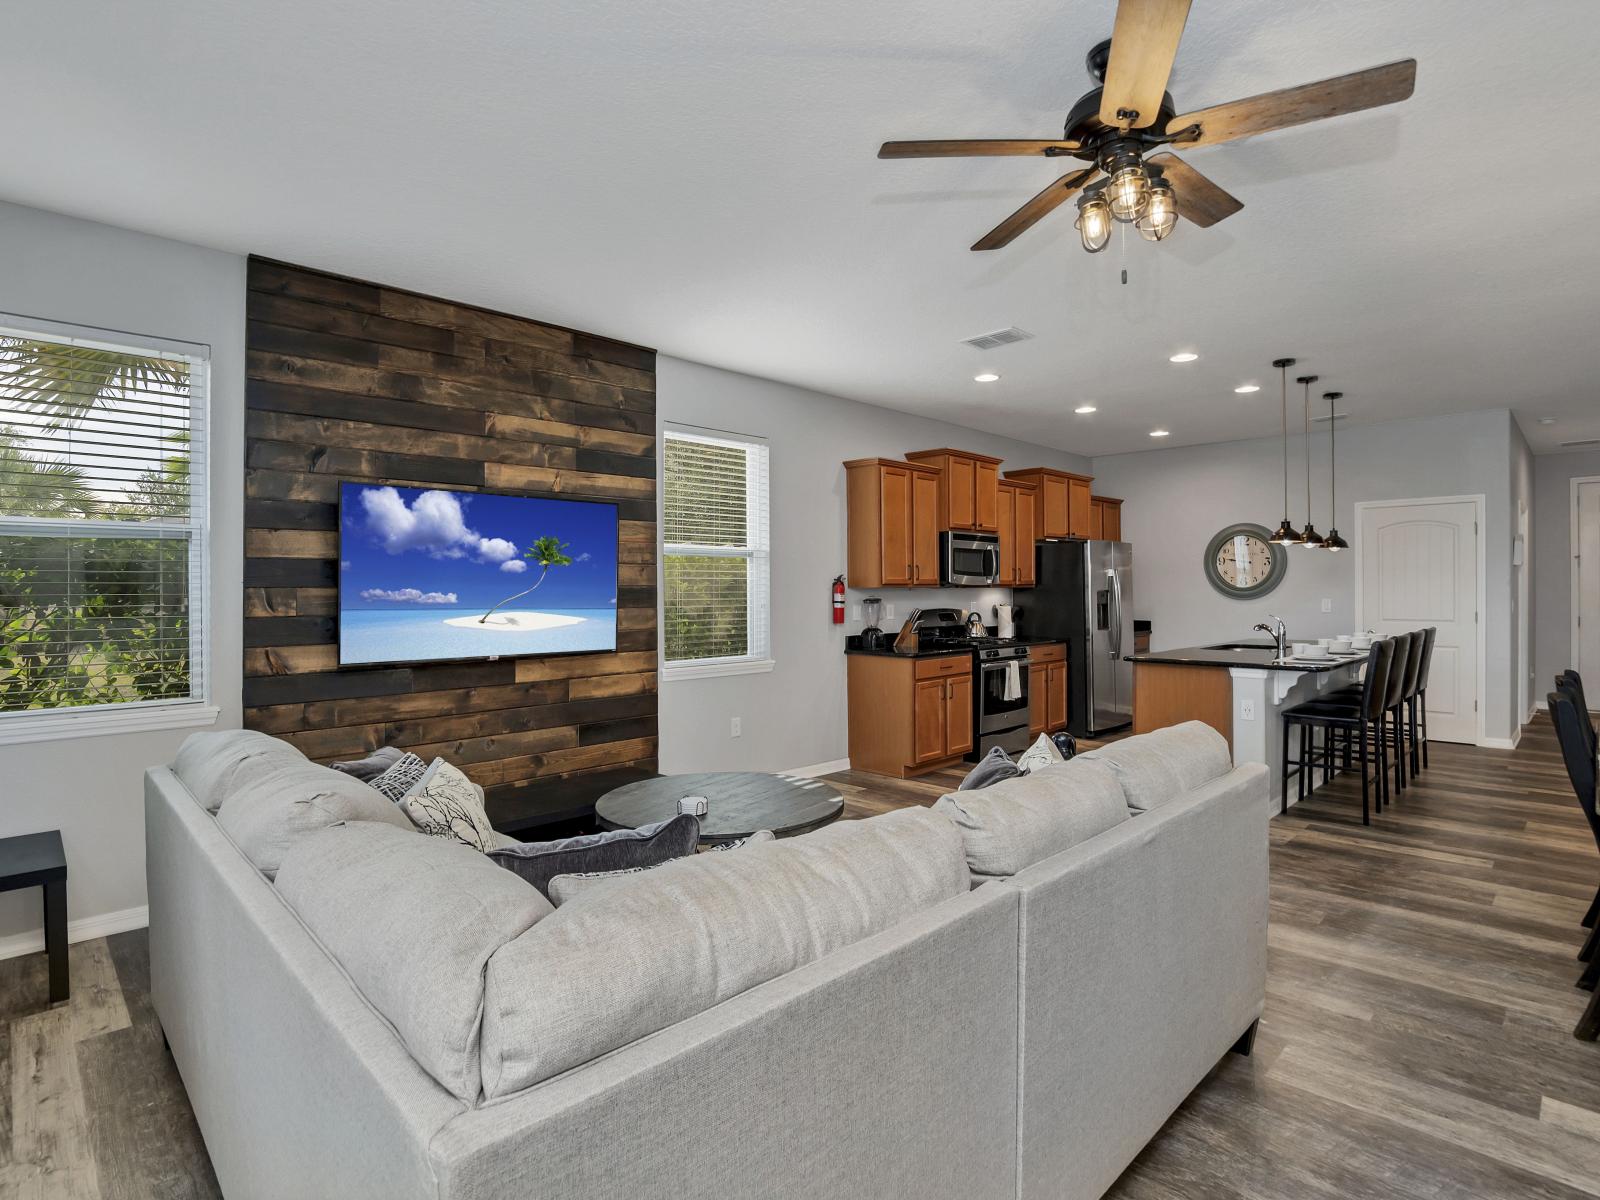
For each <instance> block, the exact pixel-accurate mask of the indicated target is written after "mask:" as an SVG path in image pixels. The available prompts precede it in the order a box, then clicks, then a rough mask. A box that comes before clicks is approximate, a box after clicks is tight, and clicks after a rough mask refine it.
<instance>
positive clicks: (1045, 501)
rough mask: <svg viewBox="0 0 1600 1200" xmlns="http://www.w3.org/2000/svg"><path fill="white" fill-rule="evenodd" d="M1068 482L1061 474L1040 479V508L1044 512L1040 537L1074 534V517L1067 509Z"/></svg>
mask: <svg viewBox="0 0 1600 1200" xmlns="http://www.w3.org/2000/svg"><path fill="white" fill-rule="evenodd" d="M1067 482H1068V481H1067V480H1065V479H1063V478H1062V477H1061V476H1059V475H1046V476H1044V477H1043V478H1041V479H1040V480H1039V497H1040V500H1039V504H1038V508H1039V511H1040V513H1041V514H1042V518H1041V520H1040V522H1039V524H1040V529H1039V531H1038V536H1039V537H1042V538H1064V537H1071V536H1072V518H1071V516H1070V514H1069V513H1068V511H1067Z"/></svg>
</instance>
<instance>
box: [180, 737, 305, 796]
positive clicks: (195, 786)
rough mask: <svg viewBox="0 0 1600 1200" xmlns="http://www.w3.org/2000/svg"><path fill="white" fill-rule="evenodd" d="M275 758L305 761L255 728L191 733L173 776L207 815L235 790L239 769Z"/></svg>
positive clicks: (287, 745) (293, 751) (181, 751)
mask: <svg viewBox="0 0 1600 1200" xmlns="http://www.w3.org/2000/svg"><path fill="white" fill-rule="evenodd" d="M263 757H266V758H274V759H277V760H278V761H280V762H302V763H303V762H305V761H306V756H305V755H304V754H301V753H300V751H299V750H298V749H297V748H296V747H294V746H291V745H290V744H289V743H288V742H284V741H280V740H279V739H277V738H275V737H271V736H270V735H268V734H265V733H257V732H256V731H255V730H254V729H224V730H218V731H216V732H214V733H212V732H208V733H191V734H190V735H189V736H188V737H186V738H184V740H183V745H181V746H179V747H178V757H177V758H176V759H174V760H173V763H172V773H173V774H174V775H176V776H177V777H178V778H179V779H181V780H183V784H184V786H185V787H187V788H188V789H189V791H190V792H191V793H192V794H193V795H194V798H195V799H196V800H198V801H200V806H201V807H202V808H204V809H205V810H206V811H207V812H213V813H214V812H216V811H217V809H218V808H220V807H221V806H222V801H223V800H224V799H225V798H226V797H227V795H228V793H229V792H230V791H232V790H233V786H234V778H235V776H236V775H237V774H238V772H239V768H240V767H241V766H243V765H244V763H246V762H247V761H249V760H250V759H254V758H263Z"/></svg>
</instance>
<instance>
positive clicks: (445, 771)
mask: <svg viewBox="0 0 1600 1200" xmlns="http://www.w3.org/2000/svg"><path fill="white" fill-rule="evenodd" d="M408 757H412V758H414V757H416V756H415V755H410V756H408ZM400 807H401V809H402V810H403V811H404V812H405V814H406V816H408V817H410V818H411V823H412V824H413V825H415V826H416V827H417V828H418V829H420V830H421V831H422V832H423V833H426V834H428V835H429V836H431V837H448V838H454V839H455V840H456V841H458V842H461V843H463V844H465V845H468V846H471V847H472V848H473V849H474V850H478V851H488V850H490V849H491V848H493V847H494V846H495V845H496V844H497V843H498V841H499V840H500V835H499V834H497V833H496V832H495V828H494V826H493V825H491V824H489V814H488V813H486V812H484V811H483V800H482V798H481V797H480V796H479V794H478V792H477V790H476V789H475V788H474V787H473V786H472V780H470V779H468V778H467V777H466V776H465V775H463V774H462V773H461V771H460V770H459V769H458V768H456V767H453V766H451V765H450V764H449V763H447V762H445V760H444V759H442V758H436V759H434V760H433V762H431V763H429V764H428V767H427V770H426V771H424V772H423V775H422V778H421V779H419V780H417V782H416V784H415V786H413V787H412V789H411V790H410V791H409V792H407V793H406V794H405V796H404V798H402V799H401V801H400Z"/></svg>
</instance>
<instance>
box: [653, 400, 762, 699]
mask: <svg viewBox="0 0 1600 1200" xmlns="http://www.w3.org/2000/svg"><path fill="white" fill-rule="evenodd" d="M662 467H663V469H662V496H663V500H662V504H663V513H662V540H663V553H662V577H663V590H662V640H663V644H664V647H665V661H666V668H665V669H666V670H667V671H668V673H669V674H670V673H672V671H673V670H674V668H677V669H678V672H679V673H680V674H689V673H694V672H693V671H692V670H690V668H701V667H703V668H706V669H707V670H708V671H712V670H716V669H718V668H735V669H737V668H738V667H739V666H740V665H750V666H755V665H767V663H768V660H769V659H770V653H771V651H770V646H769V629H770V617H769V608H770V590H769V582H768V562H769V547H768V511H767V444H766V442H765V441H762V440H761V439H759V438H746V437H740V436H737V435H734V434H721V433H711V432H709V431H705V430H696V429H686V428H680V427H669V428H668V429H667V431H666V440H665V445H664V447H663V464H662Z"/></svg>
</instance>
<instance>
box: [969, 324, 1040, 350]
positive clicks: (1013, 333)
mask: <svg viewBox="0 0 1600 1200" xmlns="http://www.w3.org/2000/svg"><path fill="white" fill-rule="evenodd" d="M1032 336H1033V334H1031V333H1029V332H1028V331H1027V330H1026V329H1018V328H1017V327H1016V326H1015V325H1013V326H1011V327H1010V328H1008V329H996V330H995V331H994V332H993V333H980V334H979V335H978V336H977V337H969V338H962V339H961V340H962V341H963V342H965V343H966V344H967V345H969V346H971V347H972V348H973V349H974V350H993V349H994V348H995V347H997V346H1009V345H1011V343H1012V342H1025V341H1027V340H1028V339H1029V338H1031V337H1032Z"/></svg>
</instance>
